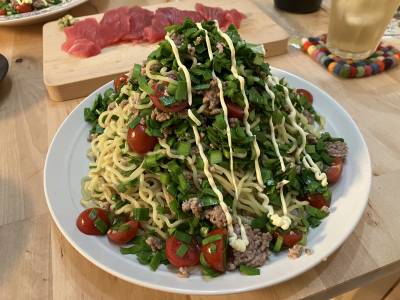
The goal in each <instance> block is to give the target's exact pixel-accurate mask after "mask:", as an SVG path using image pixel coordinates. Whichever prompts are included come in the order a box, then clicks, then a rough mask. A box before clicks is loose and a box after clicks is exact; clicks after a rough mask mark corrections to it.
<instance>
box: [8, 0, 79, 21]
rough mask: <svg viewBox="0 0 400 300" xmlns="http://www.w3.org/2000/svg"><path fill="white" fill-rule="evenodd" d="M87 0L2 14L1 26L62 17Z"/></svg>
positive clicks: (75, 0) (71, 0)
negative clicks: (6, 14)
mask: <svg viewBox="0 0 400 300" xmlns="http://www.w3.org/2000/svg"><path fill="white" fill-rule="evenodd" d="M86 1H87V0H63V2H62V3H60V4H56V5H51V6H49V7H47V8H43V9H38V10H33V11H30V12H27V13H22V14H15V15H10V16H0V26H14V25H28V24H34V23H39V22H44V21H47V20H50V19H55V18H57V17H60V16H61V15H62V14H63V13H64V12H66V11H67V10H70V9H71V8H73V7H75V6H78V5H80V4H82V3H84V2H86Z"/></svg>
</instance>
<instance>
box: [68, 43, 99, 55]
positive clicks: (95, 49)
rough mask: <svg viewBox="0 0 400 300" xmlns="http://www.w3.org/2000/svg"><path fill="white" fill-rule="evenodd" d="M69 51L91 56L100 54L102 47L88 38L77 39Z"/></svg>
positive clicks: (74, 53) (73, 53)
mask: <svg viewBox="0 0 400 300" xmlns="http://www.w3.org/2000/svg"><path fill="white" fill-rule="evenodd" d="M67 52H68V53H69V54H72V55H74V56H78V57H90V56H95V55H97V54H99V53H100V52H101V48H100V47H99V46H98V45H96V44H95V43H94V42H92V41H90V40H88V39H76V40H75V41H74V42H73V43H72V45H70V47H69V49H68V51H67Z"/></svg>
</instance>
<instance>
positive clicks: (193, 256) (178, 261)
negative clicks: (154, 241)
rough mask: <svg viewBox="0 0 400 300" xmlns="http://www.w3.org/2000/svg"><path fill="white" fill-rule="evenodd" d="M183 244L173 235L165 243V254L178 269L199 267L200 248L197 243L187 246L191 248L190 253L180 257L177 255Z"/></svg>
mask: <svg viewBox="0 0 400 300" xmlns="http://www.w3.org/2000/svg"><path fill="white" fill-rule="evenodd" d="M181 244H182V242H181V241H180V240H178V239H177V238H176V237H175V236H173V235H171V236H170V237H169V238H168V239H167V241H166V243H165V254H166V256H167V259H168V261H169V262H170V263H171V264H172V265H174V266H175V267H177V268H180V267H192V266H196V265H198V264H199V261H200V250H199V247H198V246H197V245H196V244H195V243H192V244H191V245H187V246H188V247H189V249H188V251H187V252H186V253H185V255H184V256H182V257H180V256H178V255H176V251H177V250H178V248H179V247H180V245H181Z"/></svg>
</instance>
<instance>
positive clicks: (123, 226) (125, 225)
mask: <svg viewBox="0 0 400 300" xmlns="http://www.w3.org/2000/svg"><path fill="white" fill-rule="evenodd" d="M131 228H132V227H131V225H129V224H121V225H119V227H118V231H122V232H126V231H128V230H129V229H131Z"/></svg>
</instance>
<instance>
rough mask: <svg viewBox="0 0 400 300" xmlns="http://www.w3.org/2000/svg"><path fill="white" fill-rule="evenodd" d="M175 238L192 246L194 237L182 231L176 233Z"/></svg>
mask: <svg viewBox="0 0 400 300" xmlns="http://www.w3.org/2000/svg"><path fill="white" fill-rule="evenodd" d="M175 237H176V238H177V239H178V240H180V241H181V242H184V243H186V244H190V243H191V242H192V237H191V235H190V234H187V233H184V232H182V231H178V230H177V231H175Z"/></svg>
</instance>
